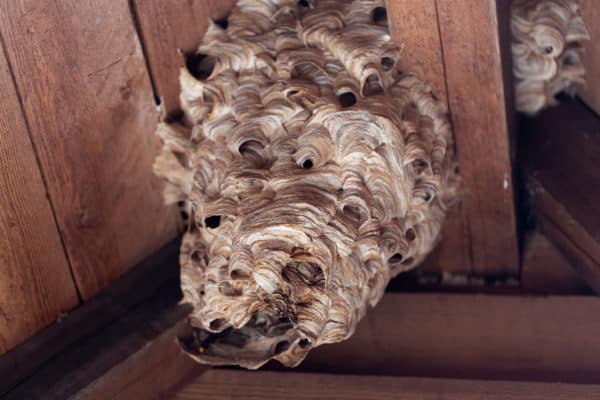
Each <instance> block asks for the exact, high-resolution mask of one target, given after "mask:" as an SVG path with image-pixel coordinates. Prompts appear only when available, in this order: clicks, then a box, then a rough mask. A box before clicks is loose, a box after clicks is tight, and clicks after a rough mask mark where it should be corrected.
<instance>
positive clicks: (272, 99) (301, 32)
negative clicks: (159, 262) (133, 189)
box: [155, 0, 457, 368]
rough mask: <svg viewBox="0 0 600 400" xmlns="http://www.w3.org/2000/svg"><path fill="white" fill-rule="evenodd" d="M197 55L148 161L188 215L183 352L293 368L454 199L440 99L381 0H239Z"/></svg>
mask: <svg viewBox="0 0 600 400" xmlns="http://www.w3.org/2000/svg"><path fill="white" fill-rule="evenodd" d="M191 59H192V61H194V62H193V63H190V64H194V65H188V68H187V69H183V70H182V72H181V76H180V81H181V105H182V108H183V111H184V116H183V119H182V121H181V122H179V123H161V124H160V125H159V127H158V134H159V136H160V137H161V138H162V140H163V143H164V147H163V149H162V153H161V154H160V155H159V157H158V158H157V159H156V162H155V172H156V173H157V174H158V175H159V176H162V177H165V178H166V179H167V181H168V187H167V189H166V199H167V202H169V203H175V202H185V207H186V208H187V212H188V213H189V216H190V222H189V228H188V230H187V232H186V233H185V236H184V238H183V244H182V246H181V258H180V262H181V267H182V273H181V275H182V276H181V281H182V283H181V284H182V290H183V293H184V301H185V302H187V303H190V304H192V305H193V308H194V309H193V312H192V313H191V314H190V316H189V320H188V323H189V329H188V332H186V333H185V334H183V335H182V337H181V338H180V341H181V344H182V346H183V348H184V349H185V350H186V351H187V352H188V353H189V354H191V355H192V356H193V357H194V358H195V359H197V360H198V361H200V362H203V363H209V364H238V365H241V366H244V367H248V368H258V367H259V366H261V365H263V364H264V363H265V362H267V361H268V360H270V359H276V360H278V361H280V362H281V363H283V364H285V365H287V366H295V365H297V364H299V363H300V362H301V361H302V360H303V359H304V357H305V356H306V354H307V352H308V351H309V350H310V349H312V348H314V347H317V346H320V345H322V344H326V343H334V342H339V341H342V340H345V339H347V338H349V337H350V336H351V335H352V333H353V332H354V330H355V327H356V325H357V323H358V322H359V321H360V319H361V318H362V317H363V316H364V315H365V313H366V312H367V309H368V308H369V307H373V306H375V305H376V304H377V302H378V301H379V300H380V299H381V297H382V295H383V293H384V289H385V287H386V285H387V283H388V282H389V280H390V278H392V277H394V276H395V275H397V274H398V273H400V272H402V271H406V270H409V269H411V268H413V267H415V266H416V265H417V264H419V262H420V261H422V260H423V258H424V257H425V256H426V255H427V254H428V252H429V251H430V250H431V249H432V247H433V246H434V244H435V242H436V239H437V237H438V234H439V232H440V228H441V226H442V224H443V221H444V217H445V213H446V209H447V207H448V205H449V203H451V202H452V201H453V199H454V198H455V197H456V181H457V176H456V165H455V161H454V154H453V140H452V134H451V130H450V125H449V122H448V119H447V117H446V109H445V106H444V104H443V103H441V102H440V101H438V100H436V99H435V97H434V96H433V95H432V94H431V88H430V86H429V85H428V84H427V83H425V82H423V81H421V80H419V79H418V78H417V77H416V76H414V75H413V74H410V73H403V72H401V71H400V69H399V66H398V64H399V61H400V60H399V49H398V47H397V46H396V45H395V44H394V43H392V41H391V38H390V35H389V32H388V29H387V22H386V16H385V8H384V3H383V0H377V1H374V0H357V1H339V0H317V1H310V0H301V1H292V0H246V1H240V2H239V3H238V4H237V6H236V7H235V8H234V9H233V11H232V13H231V15H230V16H229V18H228V26H227V28H226V29H223V28H222V27H220V26H218V25H216V24H211V25H210V27H209V29H208V32H207V33H206V35H205V37H204V40H203V41H202V43H201V45H200V46H199V48H198V50H197V54H195V55H194V56H193V57H192V58H191Z"/></svg>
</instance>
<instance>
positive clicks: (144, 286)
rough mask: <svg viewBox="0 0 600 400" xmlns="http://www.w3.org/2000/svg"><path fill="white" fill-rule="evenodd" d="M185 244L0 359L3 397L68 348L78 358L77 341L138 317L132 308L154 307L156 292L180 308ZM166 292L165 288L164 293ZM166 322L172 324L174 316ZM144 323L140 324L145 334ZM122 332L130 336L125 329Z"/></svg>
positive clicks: (157, 257)
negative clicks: (181, 260)
mask: <svg viewBox="0 0 600 400" xmlns="http://www.w3.org/2000/svg"><path fill="white" fill-rule="evenodd" d="M180 243H181V242H180V240H175V241H174V242H172V243H170V244H169V245H167V246H165V247H164V248H162V249H161V250H160V251H158V252H157V253H155V254H154V255H153V256H152V257H150V258H148V259H147V260H145V261H144V262H142V263H141V264H140V265H138V266H136V267H135V268H133V269H131V270H130V271H128V272H127V273H125V274H124V275H123V276H121V277H120V278H119V279H118V280H117V281H116V282H114V283H113V284H112V285H110V286H109V287H108V288H107V289H105V290H104V291H102V292H101V293H100V294H99V295H98V296H96V297H94V298H93V299H91V300H90V301H88V302H86V303H85V304H84V305H83V306H81V307H79V308H77V309H75V310H73V311H72V312H70V313H69V314H68V315H66V316H64V318H63V319H62V320H61V321H60V322H59V323H55V324H53V325H51V326H50V327H48V328H47V329H45V330H44V331H42V332H40V333H38V334H37V335H35V336H33V337H32V338H30V339H29V340H28V341H27V342H25V343H23V344H22V345H20V346H17V347H15V348H14V349H12V350H11V351H9V352H8V353H6V354H4V355H3V356H2V357H0V376H1V377H2V379H1V380H0V397H2V395H3V394H6V393H8V392H9V391H10V390H12V389H13V388H14V387H16V386H18V384H19V382H21V381H24V380H26V379H28V378H31V377H32V376H34V375H35V374H36V371H37V372H39V371H42V372H43V371H44V368H43V366H44V365H46V364H47V363H48V362H49V361H50V360H52V359H53V358H56V357H58V360H59V361H58V362H60V354H63V353H69V349H75V351H74V352H73V353H74V354H77V353H78V352H79V351H80V350H81V348H80V347H78V345H77V343H78V342H82V341H83V342H85V341H86V340H85V338H87V339H88V341H89V339H90V338H93V337H94V336H95V335H98V334H100V335H103V333H104V331H105V330H106V329H107V327H108V326H109V325H111V324H116V325H119V321H120V319H121V318H123V317H125V316H126V315H128V314H129V315H131V314H133V313H134V311H132V310H138V312H139V310H140V307H141V308H142V309H145V308H150V305H149V304H148V303H151V302H152V301H153V300H152V299H153V298H154V297H156V295H157V293H160V294H161V295H163V296H165V295H166V296H165V299H166V300H167V301H169V300H170V301H171V302H172V304H175V303H176V301H177V300H178V298H179V297H178V294H179V292H178V282H179V268H178V266H177V259H178V255H179V247H180ZM165 286H166V288H165ZM161 288H165V289H163V291H162V292H161ZM178 315H180V314H178ZM130 318H131V317H127V318H126V319H130ZM166 319H167V320H172V317H168V318H166ZM150 320H152V319H150ZM146 322H148V321H146ZM144 323H145V322H144ZM144 323H142V324H141V325H140V326H139V328H140V330H141V329H142V327H143V326H144ZM122 333H123V334H124V335H125V334H126V332H125V331H123V332H122ZM88 347H89V346H88ZM102 350H103V348H99V349H97V351H102ZM88 354H89V353H88ZM41 375H42V376H43V373H42V374H41Z"/></svg>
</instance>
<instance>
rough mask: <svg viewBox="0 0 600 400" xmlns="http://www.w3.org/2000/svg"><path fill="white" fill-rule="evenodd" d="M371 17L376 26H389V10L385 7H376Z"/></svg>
mask: <svg viewBox="0 0 600 400" xmlns="http://www.w3.org/2000/svg"><path fill="white" fill-rule="evenodd" d="M371 16H372V17H373V22H374V23H375V24H376V25H380V26H387V24H388V21H387V10H386V8H385V7H375V8H374V9H373V13H372V14H371Z"/></svg>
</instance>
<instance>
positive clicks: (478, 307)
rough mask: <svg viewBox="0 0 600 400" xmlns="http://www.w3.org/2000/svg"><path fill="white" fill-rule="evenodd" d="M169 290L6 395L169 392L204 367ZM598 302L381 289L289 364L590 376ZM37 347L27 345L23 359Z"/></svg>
mask: <svg viewBox="0 0 600 400" xmlns="http://www.w3.org/2000/svg"><path fill="white" fill-rule="evenodd" d="M176 291H177V282H174V281H171V282H170V283H165V285H163V286H162V287H161V288H160V289H159V290H158V291H157V292H156V293H155V294H154V295H153V296H152V297H151V298H149V299H148V300H147V301H145V302H144V303H143V304H139V305H137V306H135V307H132V308H129V309H127V310H124V312H123V314H122V315H121V316H120V317H119V318H118V319H116V320H114V321H112V322H111V323H109V324H107V325H106V326H105V327H104V328H102V329H99V330H97V331H95V332H94V333H92V334H87V335H85V336H82V337H81V339H80V340H79V341H77V342H74V344H73V345H71V346H68V347H67V348H65V349H64V351H63V352H62V353H61V354H57V355H55V356H54V357H53V358H52V359H49V360H47V361H46V362H45V363H44V364H43V365H41V366H40V367H39V368H38V369H37V371H36V372H35V373H34V374H33V375H31V376H29V377H26V378H25V379H23V380H22V381H21V382H20V383H19V384H18V385H17V386H16V387H14V388H12V390H11V391H9V392H8V393H7V394H6V398H7V399H22V398H28V399H29V398H37V397H39V396H40V394H42V393H43V394H44V398H45V399H54V398H57V399H59V398H60V399H62V398H70V397H74V398H77V399H79V398H81V399H83V398H86V399H104V398H113V399H130V398H157V397H160V396H163V397H167V396H166V394H168V393H170V391H171V390H172V389H173V388H175V387H177V386H179V385H180V384H181V383H182V382H183V381H184V380H185V379H187V378H189V377H190V376H193V375H194V374H197V373H199V372H200V371H201V370H202V367H199V366H198V365H197V364H196V363H194V362H191V361H190V360H189V359H188V358H187V356H185V355H183V354H182V353H181V351H180V350H179V348H178V345H177V344H176V343H175V340H174V337H175V332H176V330H177V329H178V327H177V322H178V321H182V320H183V318H184V317H185V315H187V312H188V311H189V310H188V309H185V308H177V307H175V304H176V300H177V298H175V297H173V295H167V296H165V293H174V292H176ZM115 302H118V299H117V300H115ZM85 307H87V305H84V306H83V307H82V308H85ZM599 311H600V299H598V298H596V297H591V296H590V297H574V296H561V297H552V296H550V297H541V296H540V297H536V296H528V297H518V296H487V295H485V296H484V295H451V294H387V295H386V296H384V298H383V300H382V302H381V304H380V305H378V306H377V307H376V308H375V309H374V310H371V311H370V313H369V314H367V317H366V318H365V319H364V320H363V321H362V322H361V323H360V324H359V327H358V330H357V332H356V334H355V335H354V336H353V337H352V338H351V339H350V340H348V341H346V342H343V343H340V344H335V345H327V346H322V347H319V348H317V349H314V350H313V351H311V353H310V354H309V357H308V359H307V360H305V361H304V363H303V364H301V366H300V367H298V368H297V371H298V372H322V373H345V374H370V375H390V376H391V375H394V376H421V377H443V378H461V379H504V380H519V381H527V380H535V381H543V382H553V381H561V382H566V383H586V384H598V383H600V375H599V374H598V371H600V348H598V346H597V341H598V339H597V338H598V337H600V322H599V321H598V320H597V319H595V318H590V316H593V315H597V314H598V312H599ZM68 318H70V316H68V317H67V318H66V319H65V322H67V320H68ZM89 318H93V314H90V315H89ZM80 323H81V324H85V322H80ZM44 344H45V345H48V346H53V344H52V342H51V341H47V342H44ZM35 354H36V349H35V348H30V349H29V353H23V354H21V359H25V358H27V357H35ZM268 368H271V369H277V368H278V369H284V368H283V367H281V366H278V365H274V364H271V365H269V366H268ZM286 370H287V369H286Z"/></svg>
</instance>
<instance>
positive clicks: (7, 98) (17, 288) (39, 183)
mask: <svg viewBox="0 0 600 400" xmlns="http://www.w3.org/2000/svg"><path fill="white" fill-rule="evenodd" d="M0 93H1V94H2V100H1V101H0V354H2V353H4V352H5V351H7V350H9V349H11V348H12V347H14V346H15V345H17V344H18V343H21V342H22V341H24V340H25V339H26V338H28V337H29V336H31V335H32V334H33V333H35V332H36V331H38V330H39V329H41V328H43V327H45V326H47V325H49V324H50V323H52V322H54V321H56V320H57V319H58V318H60V317H61V315H62V314H63V313H65V312H67V311H69V310H70V309H71V308H73V307H75V306H76V305H77V304H78V303H79V300H78V298H77V291H76V289H75V282H74V281H73V278H72V277H71V273H70V271H69V264H68V262H67V258H66V256H65V253H64V250H63V247H62V244H61V241H60V236H59V233H58V229H57V227H56V222H55V220H54V217H53V215H52V209H51V206H50V203H49V201H48V198H47V197H46V188H45V187H44V182H43V179H42V175H41V173H40V169H39V166H38V162H37V159H36V156H35V153H34V150H33V147H32V145H31V140H30V138H29V133H28V131H27V126H26V124H25V120H24V119H23V113H22V110H21V105H20V103H19V98H18V95H17V92H16V90H15V86H14V83H13V80H12V77H11V73H10V70H9V67H8V64H7V62H6V58H5V56H4V53H1V54H0ZM0 376H2V374H0ZM2 379H4V378H2ZM0 380H1V379H0Z"/></svg>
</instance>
